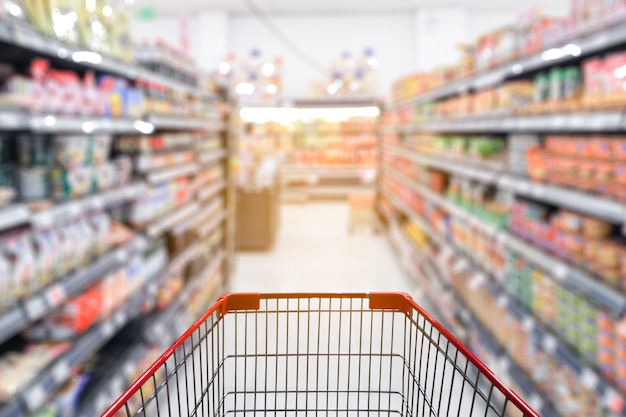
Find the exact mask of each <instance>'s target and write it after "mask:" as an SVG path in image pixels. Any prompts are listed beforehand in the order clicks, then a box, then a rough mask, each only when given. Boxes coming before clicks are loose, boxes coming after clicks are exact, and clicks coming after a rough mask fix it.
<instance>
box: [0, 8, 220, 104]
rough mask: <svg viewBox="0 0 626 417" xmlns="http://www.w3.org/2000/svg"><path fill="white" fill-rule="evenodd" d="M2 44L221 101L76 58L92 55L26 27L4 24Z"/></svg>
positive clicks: (99, 59) (95, 58) (109, 61)
mask: <svg viewBox="0 0 626 417" xmlns="http://www.w3.org/2000/svg"><path fill="white" fill-rule="evenodd" d="M0 42H4V43H7V44H10V45H12V46H15V47H18V48H21V49H23V50H24V51H29V52H31V53H34V54H36V55H38V56H41V55H43V56H46V57H49V58H53V59H56V60H62V61H64V62H66V63H67V64H70V65H71V66H73V67H76V68H82V69H95V70H97V71H101V72H104V73H109V74H114V75H118V76H121V77H124V78H128V79H131V80H135V79H140V80H146V81H152V82H156V83H159V84H160V85H163V86H166V87H168V88H170V89H172V90H176V91H180V92H183V93H185V94H187V95H189V96H193V97H199V98H203V99H207V100H215V99H217V98H218V97H217V95H215V94H212V93H209V92H205V91H202V90H201V89H199V88H197V87H194V86H190V85H187V84H184V83H181V82H178V81H176V80H174V79H172V78H168V77H164V76H162V75H160V74H157V73H154V72H151V71H149V70H146V69H145V68H143V67H140V66H139V65H136V64H132V63H127V62H123V61H121V60H118V59H115V58H111V57H108V56H106V55H102V54H99V53H95V52H90V53H89V56H88V58H87V59H84V58H82V57H80V56H78V54H76V52H82V53H83V54H82V55H85V54H84V53H85V52H88V51H85V50H84V48H81V47H78V46H75V45H70V44H67V43H64V42H61V41H58V40H56V39H54V38H50V37H48V36H46V35H43V34H42V33H40V32H37V31H36V29H34V28H32V27H30V26H28V25H25V24H20V23H17V22H15V23H14V22H10V21H7V20H5V21H2V22H0Z"/></svg>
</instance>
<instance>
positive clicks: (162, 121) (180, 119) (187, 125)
mask: <svg viewBox="0 0 626 417" xmlns="http://www.w3.org/2000/svg"><path fill="white" fill-rule="evenodd" d="M146 121H147V122H148V123H151V124H153V125H154V127H155V128H156V129H159V130H204V131H214V132H220V131H222V130H224V129H225V128H226V126H225V124H224V123H223V122H222V121H220V120H218V119H193V118H186V117H185V116H148V117H147V118H146Z"/></svg>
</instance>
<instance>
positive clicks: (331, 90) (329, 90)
mask: <svg viewBox="0 0 626 417" xmlns="http://www.w3.org/2000/svg"><path fill="white" fill-rule="evenodd" d="M326 92H327V93H328V94H330V95H331V96H334V95H335V94H337V93H338V92H339V87H338V86H337V84H335V83H332V84H330V85H329V86H328V87H326Z"/></svg>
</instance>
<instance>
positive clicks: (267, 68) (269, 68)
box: [261, 62, 276, 77]
mask: <svg viewBox="0 0 626 417" xmlns="http://www.w3.org/2000/svg"><path fill="white" fill-rule="evenodd" d="M275 70H276V67H275V66H274V64H272V63H271V62H266V63H265V64H263V68H261V72H263V75H265V76H266V77H271V76H272V75H274V71H275Z"/></svg>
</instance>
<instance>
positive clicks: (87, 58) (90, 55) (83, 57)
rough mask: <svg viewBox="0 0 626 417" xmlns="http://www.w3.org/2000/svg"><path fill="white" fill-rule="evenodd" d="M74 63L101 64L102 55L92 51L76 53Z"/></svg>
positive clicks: (73, 58)
mask: <svg viewBox="0 0 626 417" xmlns="http://www.w3.org/2000/svg"><path fill="white" fill-rule="evenodd" d="M72 60H73V61H74V62H87V63H89V64H100V63H101V62H102V55H100V54H98V53H96V52H91V51H76V52H74V53H73V54H72Z"/></svg>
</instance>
